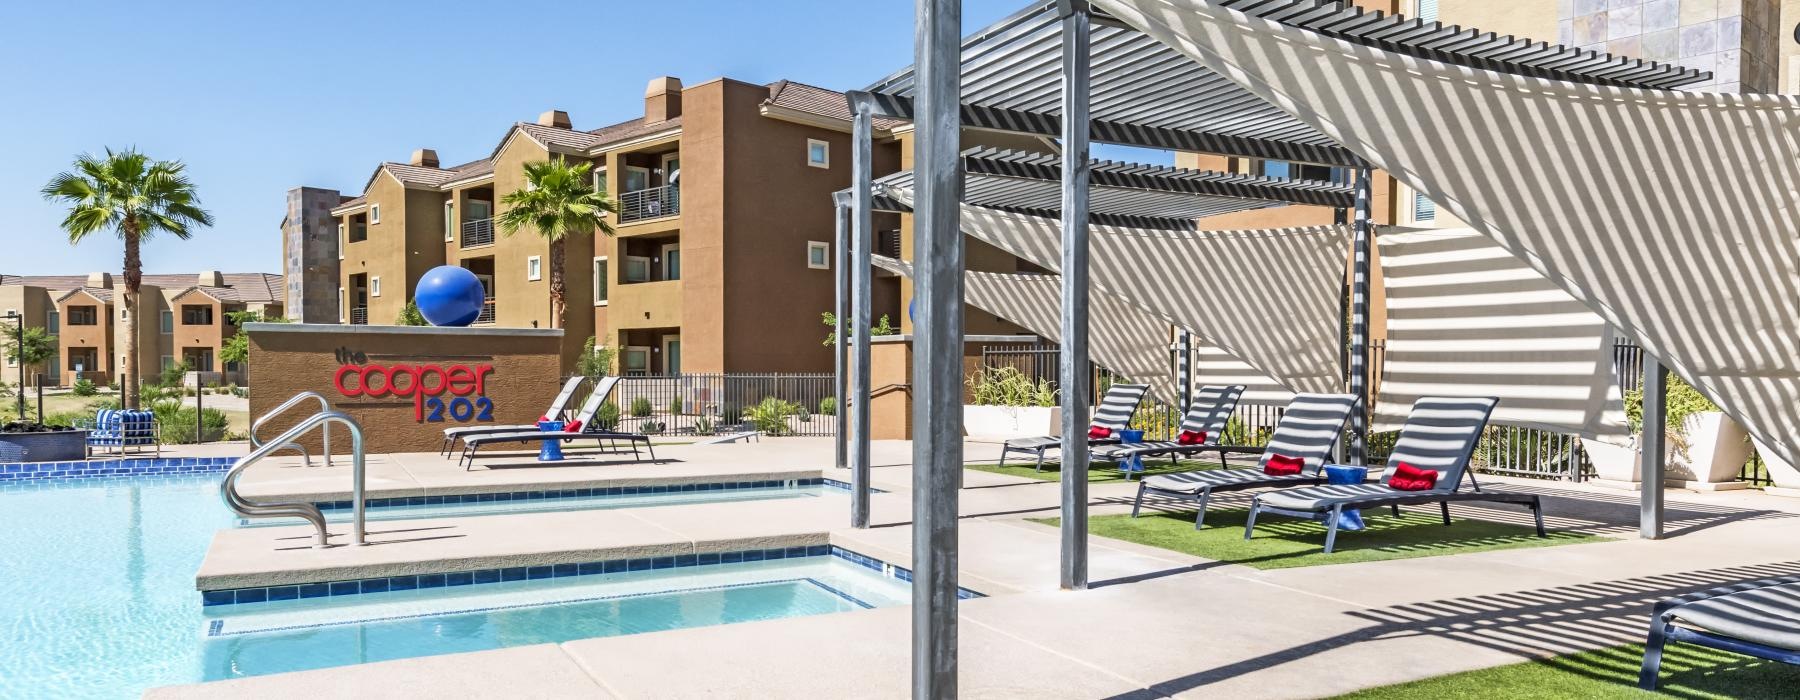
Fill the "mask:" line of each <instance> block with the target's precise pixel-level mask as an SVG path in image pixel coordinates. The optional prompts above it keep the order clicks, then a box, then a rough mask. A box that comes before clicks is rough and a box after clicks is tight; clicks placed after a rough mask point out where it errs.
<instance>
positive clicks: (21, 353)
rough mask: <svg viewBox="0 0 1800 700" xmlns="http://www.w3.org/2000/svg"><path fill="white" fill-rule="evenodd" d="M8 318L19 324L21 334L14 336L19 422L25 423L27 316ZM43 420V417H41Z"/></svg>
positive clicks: (15, 315) (11, 315)
mask: <svg viewBox="0 0 1800 700" xmlns="http://www.w3.org/2000/svg"><path fill="white" fill-rule="evenodd" d="M6 318H7V319H9V320H11V321H13V322H15V323H17V324H19V334H18V335H17V336H14V338H15V339H16V340H17V341H18V342H16V343H14V344H13V353H14V355H15V357H14V359H15V360H17V361H18V365H19V391H18V394H19V421H20V422H24V421H25V314H22V313H19V312H17V311H14V312H12V313H10V314H7V315H6ZM39 420H42V416H40V417H39Z"/></svg>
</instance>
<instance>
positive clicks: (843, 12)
mask: <svg viewBox="0 0 1800 700" xmlns="http://www.w3.org/2000/svg"><path fill="white" fill-rule="evenodd" d="M1025 3H1026V0H965V1H964V3H963V5H964V10H963V12H964V24H965V27H967V28H969V29H973V28H977V27H979V26H983V25H986V24H988V23H991V22H993V21H994V20H997V19H1000V18H1001V17H1004V16H1006V15H1007V14H1009V13H1011V12H1013V11H1015V10H1017V9H1018V8H1020V7H1023V6H1024V5H1025ZM912 12H913V3H912V1H911V0H849V1H845V0H765V1H763V2H741V1H738V0H657V1H655V2H620V1H617V0H609V1H606V2H566V1H565V2H554V3H538V2H520V3H495V2H481V3H461V2H445V1H439V2H389V1H386V0H373V1H365V2H325V1H321V0H314V1H313V2H303V3H287V2H283V3H273V2H261V1H248V2H246V1H242V0H240V1H238V2H197V1H182V2H115V1H112V0H106V1H102V2H89V3H45V2H16V3H5V7H4V8H0V67H4V70H0V95H4V96H5V100H4V102H3V103H0V104H3V105H4V107H0V109H3V110H4V111H0V121H3V122H4V128H3V129H0V154H4V155H0V211H3V212H5V216H4V223H3V224H0V272H6V273H12V274H74V273H82V272H88V271H91V270H117V269H118V268H119V265H120V261H119V258H120V253H119V244H118V241H117V238H116V237H114V236H111V235H105V236H96V237H91V238H90V239H89V240H87V241H85V242H83V243H82V244H81V245H79V246H73V247H72V246H70V245H69V244H68V242H67V239H66V238H65V237H64V236H63V235H62V234H61V233H60V232H59V231H58V229H57V225H58V223H59V222H60V221H61V219H62V212H61V211H60V210H59V209H58V207H57V206H56V205H53V204H51V203H49V202H45V201H44V200H43V199H42V198H41V197H40V196H39V195H38V190H39V189H40V188H41V187H43V185H44V183H45V182H46V181H48V180H49V179H50V177H51V176H52V175H54V174H56V173H57V172H60V171H62V170H65V169H67V168H68V166H69V162H70V160H71V159H72V158H73V157H74V156H75V154H77V153H82V152H94V153H98V152H101V151H102V150H103V149H105V148H106V147H109V146H110V147H113V148H122V147H127V146H136V147H138V148H139V149H140V150H143V151H144V152H146V153H148V154H150V155H151V156H153V157H157V158H164V159H180V160H183V161H185V162H186V163H187V164H188V168H189V172H190V174H191V175H192V177H193V179H194V181H195V183H196V184H197V185H198V187H199V192H200V196H201V198H202V201H203V203H204V205H205V206H206V208H207V209H209V210H210V211H212V212H213V214H214V216H215V218H216V224H215V226H213V227H212V228H211V229H206V230H202V231H200V232H198V233H197V234H196V235H195V236H194V237H193V238H192V239H191V240H188V241H179V240H175V239H173V238H168V239H158V240H155V241H153V242H151V243H150V244H149V245H148V246H147V247H146V248H145V251H144V260H145V263H144V264H145V269H146V270H148V271H151V272H158V271H169V272H177V271H180V272H186V271H191V270H198V269H222V270H227V271H243V272H250V271H266V272H276V271H279V269H280V244H279V241H280V233H279V231H278V226H279V224H280V222H281V216H282V213H283V202H284V195H285V192H286V191H287V190H288V188H290V187H294V186H297V185H303V184H304V185H313V186H321V187H332V188H337V189H340V190H343V191H344V192H346V193H348V194H354V193H357V192H359V191H360V189H361V187H362V184H363V182H364V181H365V180H366V179H367V178H368V175H369V173H370V172H371V171H372V170H373V168H374V167H375V165H376V164H377V163H378V162H380V161H383V160H400V161H403V160H405V159H406V158H407V156H408V155H409V154H410V153H411V152H412V149H414V148H420V147H430V148H435V149H437V151H438V154H439V156H440V157H441V158H442V159H443V161H444V162H445V164H450V163H460V162H463V161H467V160H471V159H474V158H477V157H480V156H483V155H486V154H487V152H488V151H489V150H490V149H491V148H492V147H493V145H494V144H495V143H496V142H497V140H498V139H499V138H500V137H501V136H502V135H503V133H504V130H505V128H506V127H507V126H509V125H510V124H512V123H513V122H515V121H522V120H530V119H532V118H534V117H536V115H537V114H538V113H539V112H542V111H544V110H546V109H552V108H555V109H563V110H566V111H568V112H569V114H570V116H571V117H572V118H573V119H574V121H575V126H576V127H577V128H582V129H590V128H594V127H597V126H601V125H604V124H610V123H613V122H617V121H621V120H624V119H629V118H632V117H634V116H638V115H640V114H642V109H643V103H642V101H641V99H640V98H641V96H642V94H643V89H644V84H645V83H646V82H647V81H648V80H649V79H650V78H652V77H655V76H659V75H674V76H677V77H680V78H682V79H683V80H684V81H686V82H688V83H689V84H693V83H698V82H700V81H703V80H706V79H710V78H714V77H718V76H730V77H733V78H737V79H741V80H747V81H755V82H771V81H774V80H778V79H782V78H788V79H792V80H798V81H802V82H808V83H813V84H816V85H822V86H825V87H830V88H835V89H848V88H856V87H861V86H864V85H867V84H869V83H870V82H873V81H875V80H877V79H879V78H881V77H883V76H885V75H887V74H888V73H890V72H892V71H894V70H896V69H898V68H900V67H902V66H904V65H906V64H907V63H909V62H910V61H911V59H912ZM659 26H661V27H670V28H672V30H671V31H669V32H656V31H651V30H648V29H647V28H650V27H659ZM1103 155H1107V154H1105V153H1104V152H1103ZM1114 157H1117V156H1116V155H1115V156H1114Z"/></svg>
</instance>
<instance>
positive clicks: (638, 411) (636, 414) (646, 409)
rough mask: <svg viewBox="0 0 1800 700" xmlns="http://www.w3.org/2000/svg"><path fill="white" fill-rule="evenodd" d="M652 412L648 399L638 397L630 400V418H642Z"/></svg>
mask: <svg viewBox="0 0 1800 700" xmlns="http://www.w3.org/2000/svg"><path fill="white" fill-rule="evenodd" d="M652 412H653V409H651V408H650V399H646V398H644V397H642V396H639V397H637V398H635V399H632V400H631V417H632V418H643V417H646V416H648V415H650V414H651V413H652Z"/></svg>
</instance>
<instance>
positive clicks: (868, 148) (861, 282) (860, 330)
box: [850, 101, 875, 528]
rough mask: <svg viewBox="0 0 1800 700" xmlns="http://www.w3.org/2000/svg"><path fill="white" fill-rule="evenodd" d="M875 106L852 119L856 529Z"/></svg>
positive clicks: (865, 424) (864, 416)
mask: <svg viewBox="0 0 1800 700" xmlns="http://www.w3.org/2000/svg"><path fill="white" fill-rule="evenodd" d="M874 109H875V107H874V105H872V104H870V103H869V102H868V101H858V102H857V104H856V113H855V115H854V116H853V117H852V118H851V124H850V135H851V142H850V177H851V188H850V192H851V194H850V197H851V203H850V250H851V256H850V279H851V286H852V287H853V288H854V290H853V292H852V294H851V298H852V299H853V300H854V302H853V304H852V306H853V309H854V312H853V313H854V317H853V318H852V327H853V328H855V329H856V335H855V341H854V347H853V348H852V349H853V350H854V351H855V353H856V358H855V361H854V362H853V363H852V367H851V378H852V382H853V383H854V384H855V387H854V389H853V392H854V394H853V398H852V401H853V403H854V404H855V406H854V408H855V410H856V413H855V417H856V418H855V420H856V423H855V435H856V439H855V441H853V442H852V443H851V444H850V526H851V527H855V528H865V527H868V526H869V424H870V419H869V408H870V407H869V402H870V398H869V392H870V386H869V364H870V361H869V353H870V352H871V346H870V340H869V330H870V328H871V324H872V323H873V319H872V318H870V317H871V316H872V315H873V314H874V302H873V301H872V299H871V297H873V296H874V281H873V280H872V279H871V275H873V274H874V272H875V270H874V266H873V265H872V261H871V257H870V256H871V254H872V252H873V251H871V250H870V249H871V247H872V246H873V245H874V242H875V239H874V232H873V231H871V230H870V229H871V228H873V227H874V222H875V213H874V207H875V201H874V200H875V194H874V189H875V175H874V173H875V170H874V168H875V166H874V163H873V162H871V158H872V157H873V151H874V141H873V139H874V137H875V136H874V124H875V116H874Z"/></svg>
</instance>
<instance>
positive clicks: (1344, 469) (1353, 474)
mask: <svg viewBox="0 0 1800 700" xmlns="http://www.w3.org/2000/svg"><path fill="white" fill-rule="evenodd" d="M1368 480H1369V468H1368V467H1352V466H1348V465H1343V464H1327V465H1325V483H1328V484H1334V485H1350V484H1360V483H1362V482H1364V481H1368ZM1365 527H1368V526H1367V525H1364V524H1363V519H1362V511H1361V510H1346V511H1344V516H1343V518H1341V519H1340V520H1339V521H1338V529H1339V530H1349V531H1351V532H1355V531H1357V530H1361V529H1363V528H1365Z"/></svg>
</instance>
